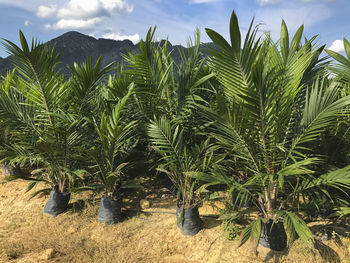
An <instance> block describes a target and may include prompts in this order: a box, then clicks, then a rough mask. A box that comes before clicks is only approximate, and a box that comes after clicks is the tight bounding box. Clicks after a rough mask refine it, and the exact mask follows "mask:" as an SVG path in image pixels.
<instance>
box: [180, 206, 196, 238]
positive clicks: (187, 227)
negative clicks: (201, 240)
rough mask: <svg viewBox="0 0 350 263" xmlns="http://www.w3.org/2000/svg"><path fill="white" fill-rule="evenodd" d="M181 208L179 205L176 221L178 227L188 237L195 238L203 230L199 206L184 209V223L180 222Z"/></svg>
mask: <svg viewBox="0 0 350 263" xmlns="http://www.w3.org/2000/svg"><path fill="white" fill-rule="evenodd" d="M180 215H181V207H179V205H177V208H176V219H177V227H178V228H179V229H180V231H181V233H182V234H183V235H186V236H194V235H195V234H197V233H198V232H199V230H200V229H201V219H200V217H199V212H198V206H195V207H193V208H187V209H184V212H183V222H180Z"/></svg>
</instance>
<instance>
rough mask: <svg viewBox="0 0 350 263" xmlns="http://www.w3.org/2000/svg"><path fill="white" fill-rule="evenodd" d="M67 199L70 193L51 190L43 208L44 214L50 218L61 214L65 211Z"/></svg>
mask: <svg viewBox="0 0 350 263" xmlns="http://www.w3.org/2000/svg"><path fill="white" fill-rule="evenodd" d="M69 199H70V193H68V192H57V191H56V190H51V192H50V197H49V200H48V201H47V203H46V205H45V207H44V213H46V214H49V215H50V216H52V217H55V216H57V215H59V214H61V213H63V212H64V211H66V210H67V206H68V203H69Z"/></svg>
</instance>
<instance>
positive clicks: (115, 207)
mask: <svg viewBox="0 0 350 263" xmlns="http://www.w3.org/2000/svg"><path fill="white" fill-rule="evenodd" d="M121 209H122V202H121V200H112V199H110V198H107V197H102V198H101V203H100V207H99V209H98V222H100V223H106V224H108V225H111V224H116V223H118V222H120V221H121V214H122V212H121Z"/></svg>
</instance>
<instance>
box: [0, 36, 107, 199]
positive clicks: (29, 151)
mask: <svg viewBox="0 0 350 263" xmlns="http://www.w3.org/2000/svg"><path fill="white" fill-rule="evenodd" d="M19 36H20V42H21V47H19V46H17V45H16V44H14V43H12V42H11V41H8V40H5V42H4V46H5V47H6V48H7V50H8V53H9V54H10V55H11V56H12V57H11V58H12V60H13V63H14V65H15V68H16V72H18V78H14V79H13V81H12V82H11V84H10V85H9V87H8V88H7V89H2V90H0V119H1V120H2V122H3V123H5V124H6V125H7V126H8V127H9V129H10V132H11V143H10V144H9V145H7V147H6V149H5V150H4V151H2V156H4V158H3V160H2V161H3V162H8V163H10V164H11V165H17V166H21V167H23V166H27V167H29V168H31V169H34V170H33V171H32V175H31V176H29V177H27V176H26V177H23V178H24V179H27V180H31V181H32V182H31V183H30V185H29V186H28V190H30V189H32V188H33V187H34V186H35V185H36V184H37V183H39V182H46V183H48V184H49V185H51V187H52V188H53V189H54V190H55V191H54V192H61V193H62V192H66V191H67V190H68V189H69V188H70V187H71V186H73V184H74V182H75V180H76V179H77V178H79V177H81V176H82V174H83V171H82V170H81V169H79V167H80V168H83V167H81V164H82V163H83V160H82V158H81V156H80V155H79V153H80V152H81V151H82V147H84V143H83V140H84V138H85V136H84V134H83V133H82V131H83V130H84V126H86V121H84V115H83V113H82V109H84V110H86V107H85V103H86V101H87V99H88V98H89V96H88V95H89V92H90V90H91V89H93V88H94V87H95V86H96V83H98V82H99V80H100V79H101V78H102V77H103V76H104V75H105V74H106V73H107V72H108V71H109V70H110V69H111V65H108V66H106V67H105V68H104V69H101V67H100V60H98V61H97V63H96V65H95V67H94V68H93V67H92V66H91V63H90V64H89V65H85V66H84V65H83V66H82V67H79V66H77V65H76V66H75V71H74V70H73V77H72V79H73V80H72V81H65V79H64V76H63V75H60V73H59V72H58V71H57V64H58V58H59V57H58V55H57V54H56V52H55V47H53V48H50V47H48V46H43V45H42V44H40V43H39V42H38V41H36V40H33V42H32V45H31V47H29V45H28V43H27V40H26V38H25V37H24V35H23V33H22V32H21V31H20V32H19ZM79 92H80V93H79ZM17 177H18V176H17ZM17 177H16V176H14V177H13V178H12V179H15V178H17ZM20 177H22V176H20ZM46 190H47V189H42V190H40V191H37V192H36V193H35V194H37V193H39V192H42V191H46ZM68 200H69V199H68Z"/></svg>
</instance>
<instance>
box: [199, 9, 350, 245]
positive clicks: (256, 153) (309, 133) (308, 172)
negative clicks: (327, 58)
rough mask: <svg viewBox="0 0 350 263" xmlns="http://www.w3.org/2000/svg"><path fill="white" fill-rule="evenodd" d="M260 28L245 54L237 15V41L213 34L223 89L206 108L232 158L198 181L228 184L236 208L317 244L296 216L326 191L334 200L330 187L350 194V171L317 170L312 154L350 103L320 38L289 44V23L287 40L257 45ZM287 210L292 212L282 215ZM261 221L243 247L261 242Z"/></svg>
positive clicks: (214, 64)
mask: <svg viewBox="0 0 350 263" xmlns="http://www.w3.org/2000/svg"><path fill="white" fill-rule="evenodd" d="M252 25H253V22H252V23H251V25H250V27H249V30H248V34H247V35H246V40H245V42H244V44H243V47H242V49H237V43H236V41H239V39H240V37H239V34H238V33H237V32H239V27H238V23H237V17H236V15H235V13H234V12H233V13H232V17H231V22H230V34H231V43H228V42H227V41H226V40H224V38H223V37H221V36H220V35H219V34H218V33H216V32H215V31H213V30H210V29H206V31H207V33H208V35H209V37H210V38H211V39H212V41H213V42H214V44H215V46H214V47H209V49H208V54H209V55H210V56H209V59H208V60H209V67H210V69H211V70H212V71H213V72H214V73H215V77H216V79H217V80H218V84H217V85H215V87H214V89H215V93H216V103H215V104H213V103H207V104H199V105H198V108H199V109H200V111H201V113H202V116H203V117H204V118H205V119H206V120H207V121H208V122H209V123H212V125H211V127H210V136H211V138H212V139H213V140H214V141H215V145H216V146H217V147H218V148H217V149H218V151H220V152H225V153H226V158H225V159H224V160H223V165H221V167H213V169H212V171H210V173H209V174H203V173H202V174H197V175H196V176H195V178H196V179H200V180H204V181H206V182H208V183H210V184H224V185H227V186H228V188H229V189H230V190H229V191H230V193H235V194H236V196H239V197H240V198H239V199H238V198H237V199H236V201H235V203H236V205H238V206H241V205H242V204H243V203H244V202H242V200H250V202H251V203H252V204H254V205H255V206H257V208H258V209H259V210H260V212H261V213H262V214H263V215H264V218H265V219H268V218H270V219H272V218H273V219H274V220H284V222H285V225H286V227H287V229H288V231H289V232H290V233H291V235H290V236H291V237H294V236H299V237H300V238H301V239H302V240H303V241H305V242H306V243H308V244H311V243H312V240H313V237H312V233H311V232H310V231H309V230H307V229H308V228H307V227H306V224H305V223H304V221H303V220H302V219H301V218H299V217H297V216H296V215H295V214H293V213H292V212H291V211H290V210H295V208H296V209H298V208H300V197H302V199H304V200H305V199H308V200H311V201H312V203H313V204H317V198H318V197H319V196H320V195H319V194H318V193H324V194H326V195H327V196H328V197H329V198H330V199H331V200H332V198H331V196H330V194H329V193H328V191H329V188H333V189H337V190H341V189H347V188H349V185H348V180H349V178H350V173H349V172H348V169H349V168H348V167H346V168H344V169H341V170H336V171H333V172H330V173H326V174H323V175H320V174H319V173H318V172H317V171H316V169H315V168H316V165H317V164H319V163H320V162H321V160H320V159H319V158H315V157H313V156H312V150H313V146H314V144H315V143H316V142H317V140H319V138H321V135H322V133H324V132H325V131H326V129H327V128H329V127H332V126H333V125H336V124H337V121H338V120H339V118H340V117H342V116H343V115H344V112H345V111H344V110H345V109H346V108H347V107H348V106H349V102H350V100H349V97H348V96H346V97H343V98H340V96H339V95H340V91H341V85H340V83H339V82H336V81H333V80H329V79H327V78H326V77H324V76H322V72H324V63H323V60H319V59H318V56H319V55H320V52H319V51H320V49H319V48H317V47H316V46H315V44H314V43H313V42H314V38H312V39H311V40H307V39H306V40H305V43H302V42H301V35H302V31H303V27H300V28H299V29H298V31H297V32H296V34H295V35H294V37H293V40H292V42H291V43H289V34H288V29H287V26H286V24H285V23H284V21H282V26H281V37H280V41H279V43H273V42H272V40H271V39H270V37H269V35H266V36H265V39H261V38H258V39H257V38H256V34H257V30H258V28H257V27H256V28H253V26H252ZM239 46H240V45H239ZM316 73H317V74H318V75H317V74H316ZM208 105H212V106H208ZM227 164H229V165H227ZM218 169H224V171H218ZM227 174H232V176H231V175H230V176H228V175H227ZM238 201H239V202H238ZM283 209H289V211H288V212H286V213H282V214H281V213H280V211H283ZM241 212H242V213H244V212H245V211H244V210H242V211H241ZM265 219H264V220H265ZM261 220H262V219H258V220H256V221H253V222H252V223H251V224H250V225H249V226H248V227H247V229H246V230H244V231H243V233H242V239H241V242H242V244H243V243H244V242H245V241H247V240H248V239H249V238H252V239H257V238H259V237H260V231H261V224H262V221H261Z"/></svg>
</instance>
